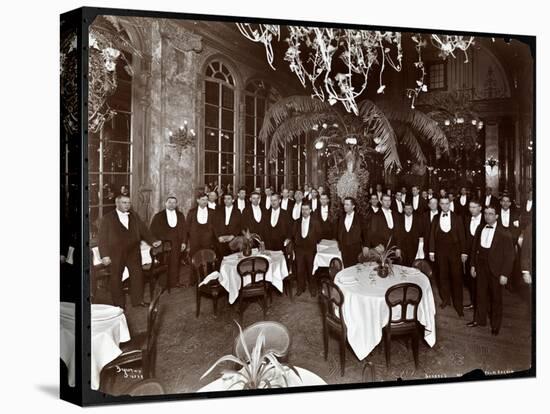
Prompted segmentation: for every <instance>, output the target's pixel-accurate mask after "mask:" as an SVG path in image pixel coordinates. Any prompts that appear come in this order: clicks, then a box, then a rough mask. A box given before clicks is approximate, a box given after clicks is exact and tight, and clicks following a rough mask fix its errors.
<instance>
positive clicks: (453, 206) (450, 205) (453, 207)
mask: <svg viewBox="0 0 550 414" xmlns="http://www.w3.org/2000/svg"><path fill="white" fill-rule="evenodd" d="M449 210H450V211H453V212H454V211H455V202H454V200H453V201H451V202H450V203H449Z"/></svg>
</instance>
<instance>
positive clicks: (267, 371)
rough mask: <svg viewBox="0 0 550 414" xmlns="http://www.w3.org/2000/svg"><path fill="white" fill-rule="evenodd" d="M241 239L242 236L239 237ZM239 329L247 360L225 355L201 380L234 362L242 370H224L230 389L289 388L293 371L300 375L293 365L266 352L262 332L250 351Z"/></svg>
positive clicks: (270, 352)
mask: <svg viewBox="0 0 550 414" xmlns="http://www.w3.org/2000/svg"><path fill="white" fill-rule="evenodd" d="M239 237H240V236H239ZM235 323H236V324H237V326H238V327H239V341H240V343H241V345H242V348H243V350H244V352H245V359H241V358H239V357H237V356H235V355H224V356H222V357H221V358H220V359H218V360H217V361H216V362H215V363H214V365H212V366H211V367H210V368H209V369H208V370H207V371H206V372H205V373H204V374H203V375H202V376H201V380H202V379H203V378H204V377H206V376H207V375H208V374H210V373H211V372H212V371H213V370H214V368H216V367H217V366H218V365H219V364H221V363H222V362H232V363H234V364H236V365H238V366H239V367H241V369H240V370H238V371H237V370H231V369H225V370H222V374H223V376H224V378H228V377H230V378H231V379H232V380H233V381H232V384H231V386H230V387H229V388H233V387H235V386H237V385H242V386H243V389H261V388H282V387H288V378H289V375H290V372H291V371H292V372H293V373H294V374H296V376H298V378H300V374H299V373H298V371H297V370H296V368H294V367H293V366H292V365H290V364H287V365H283V364H281V363H280V362H279V361H278V360H277V357H276V356H275V354H274V353H273V352H272V351H265V350H264V348H265V335H264V333H263V331H260V333H259V335H258V337H257V338H256V343H255V345H254V348H253V349H252V351H249V349H248V346H247V344H246V340H245V337H244V334H243V330H242V328H241V326H240V325H239V324H238V323H237V322H235Z"/></svg>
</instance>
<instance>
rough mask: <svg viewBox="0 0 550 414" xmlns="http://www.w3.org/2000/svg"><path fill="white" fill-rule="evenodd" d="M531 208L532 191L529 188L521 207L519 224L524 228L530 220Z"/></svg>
mask: <svg viewBox="0 0 550 414" xmlns="http://www.w3.org/2000/svg"><path fill="white" fill-rule="evenodd" d="M532 210H533V191H532V190H529V192H528V193H527V199H526V200H525V201H524V203H523V206H522V207H521V212H520V220H519V224H520V225H521V228H522V229H525V228H526V227H527V225H528V224H530V223H531V220H532V215H533V213H532Z"/></svg>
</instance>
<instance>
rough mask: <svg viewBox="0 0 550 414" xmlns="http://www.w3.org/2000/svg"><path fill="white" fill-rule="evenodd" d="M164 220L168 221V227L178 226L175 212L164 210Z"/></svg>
mask: <svg viewBox="0 0 550 414" xmlns="http://www.w3.org/2000/svg"><path fill="white" fill-rule="evenodd" d="M166 220H167V221H168V225H169V226H170V227H172V228H174V227H176V226H177V225H178V215H177V214H176V210H168V209H166Z"/></svg>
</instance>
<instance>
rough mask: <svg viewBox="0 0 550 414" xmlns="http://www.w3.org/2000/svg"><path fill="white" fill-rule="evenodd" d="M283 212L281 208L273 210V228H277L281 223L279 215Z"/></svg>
mask: <svg viewBox="0 0 550 414" xmlns="http://www.w3.org/2000/svg"><path fill="white" fill-rule="evenodd" d="M280 212H281V207H279V208H278V209H276V210H275V209H274V208H272V209H271V227H275V226H276V225H277V222H278V221H279V213H280Z"/></svg>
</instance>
